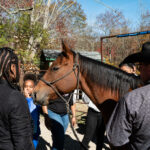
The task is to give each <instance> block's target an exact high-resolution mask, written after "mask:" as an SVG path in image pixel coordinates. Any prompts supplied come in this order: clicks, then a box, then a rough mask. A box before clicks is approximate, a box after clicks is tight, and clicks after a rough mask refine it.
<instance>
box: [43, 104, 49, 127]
mask: <svg viewBox="0 0 150 150" xmlns="http://www.w3.org/2000/svg"><path fill="white" fill-rule="evenodd" d="M42 110H43V115H44V118H45V126H46V128H47V129H48V130H50V129H51V121H50V118H49V116H48V108H47V106H42Z"/></svg>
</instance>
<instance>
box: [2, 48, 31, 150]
mask: <svg viewBox="0 0 150 150" xmlns="http://www.w3.org/2000/svg"><path fill="white" fill-rule="evenodd" d="M19 73H20V64H19V61H18V57H17V55H16V54H15V53H14V51H13V50H12V49H11V48H8V47H3V48H0V149H1V150H34V146H33V142H32V126H31V117H30V112H29V108H28V105H27V102H26V99H25V97H24V96H23V94H21V92H20V91H18V85H17V84H18V82H19V76H20V75H19Z"/></svg>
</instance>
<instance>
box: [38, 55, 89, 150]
mask: <svg viewBox="0 0 150 150" xmlns="http://www.w3.org/2000/svg"><path fill="white" fill-rule="evenodd" d="M78 57H79V54H78V53H77V54H76V58H75V64H74V66H73V70H71V71H69V72H68V73H67V74H65V75H64V76H62V77H61V78H59V79H57V80H55V81H52V82H47V81H45V80H44V79H42V78H41V79H40V80H41V81H43V82H44V83H45V84H47V85H48V86H50V87H51V88H52V89H53V90H54V91H55V92H56V94H57V95H58V96H59V97H60V98H61V99H62V100H63V101H64V102H65V104H66V108H67V114H68V116H69V121H70V125H71V129H72V131H73V134H74V136H75V138H76V139H77V141H78V142H79V143H80V145H81V146H82V147H83V148H84V149H85V150H88V149H87V148H86V147H85V146H84V145H83V144H82V142H80V140H79V137H78V136H77V134H76V132H75V129H74V127H73V125H72V122H71V114H72V113H71V110H70V106H69V102H70V100H71V98H72V96H73V93H71V94H70V97H69V99H68V101H67V100H66V99H65V98H64V97H63V96H62V95H61V94H60V92H59V91H58V90H57V89H56V88H55V87H54V86H53V85H52V84H53V83H55V82H57V81H59V80H61V79H63V78H65V77H66V76H67V75H69V74H71V73H72V72H74V74H75V76H76V78H77V88H76V89H77V94H79V73H80V66H79V64H78V63H77V61H78ZM76 68H77V69H78V70H77V74H76V72H75V69H76Z"/></svg>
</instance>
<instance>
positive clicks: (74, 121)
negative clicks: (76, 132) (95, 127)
mask: <svg viewBox="0 0 150 150" xmlns="http://www.w3.org/2000/svg"><path fill="white" fill-rule="evenodd" d="M71 123H72V125H73V126H75V125H76V117H72V119H71Z"/></svg>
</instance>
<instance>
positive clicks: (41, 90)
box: [33, 42, 78, 105]
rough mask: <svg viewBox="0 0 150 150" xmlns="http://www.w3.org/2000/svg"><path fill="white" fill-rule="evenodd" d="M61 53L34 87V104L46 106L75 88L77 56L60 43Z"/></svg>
mask: <svg viewBox="0 0 150 150" xmlns="http://www.w3.org/2000/svg"><path fill="white" fill-rule="evenodd" d="M62 49H63V50H62V52H61V53H60V55H59V56H58V57H57V59H56V60H55V61H54V62H53V63H52V65H51V66H50V67H49V69H48V70H47V71H46V73H45V74H44V76H43V77H42V78H41V80H40V81H39V82H38V84H37V85H36V87H35V90H34V93H33V97H34V100H35V102H37V103H40V104H42V105H47V104H48V103H49V101H50V100H53V99H56V98H57V97H58V94H57V91H58V92H59V93H60V94H64V93H69V92H71V91H73V90H74V89H75V88H76V86H77V73H78V65H77V61H78V59H77V56H75V55H76V54H75V53H74V52H73V51H71V50H70V49H69V48H68V46H66V44H65V43H64V42H62Z"/></svg>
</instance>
